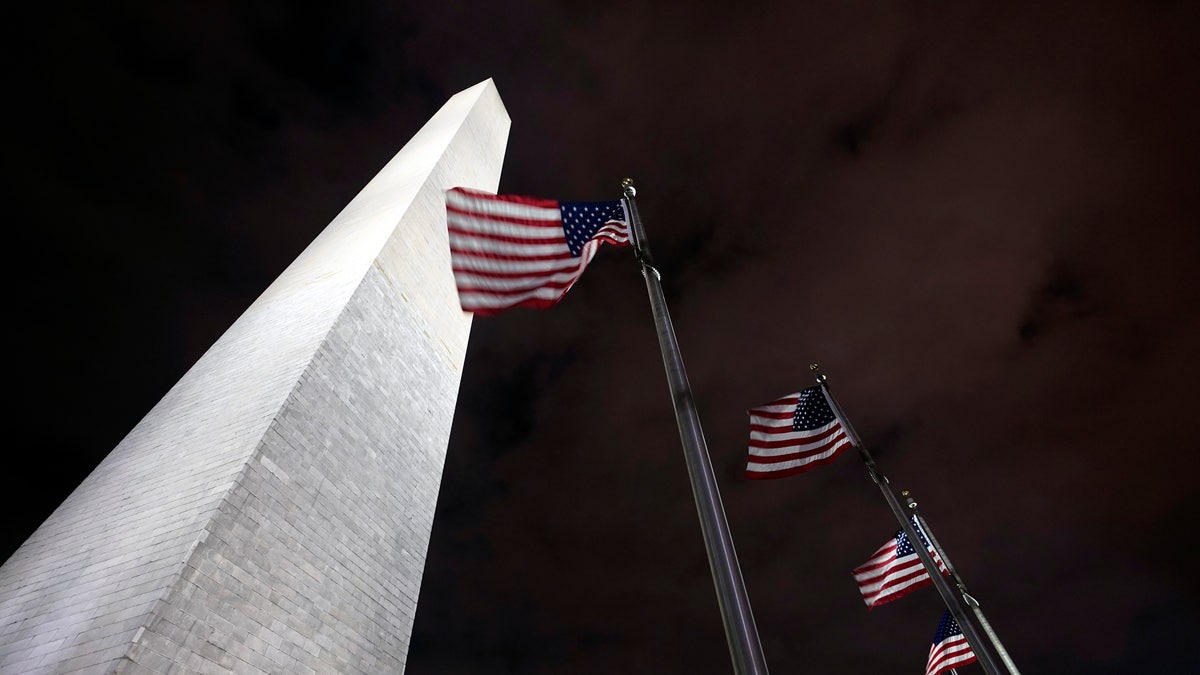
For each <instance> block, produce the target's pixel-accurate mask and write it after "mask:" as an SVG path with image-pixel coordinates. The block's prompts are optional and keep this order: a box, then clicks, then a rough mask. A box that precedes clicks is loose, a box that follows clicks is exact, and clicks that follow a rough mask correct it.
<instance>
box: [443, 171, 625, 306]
mask: <svg viewBox="0 0 1200 675" xmlns="http://www.w3.org/2000/svg"><path fill="white" fill-rule="evenodd" d="M446 224H447V226H448V228H449V230H450V263H451V266H452V267H453V268H454V281H455V283H456V284H457V285H458V298H459V303H460V304H461V305H462V308H463V309H464V310H466V311H468V312H475V313H476V314H480V315H487V314H496V313H498V312H502V311H504V310H506V309H509V308H511V307H536V308H545V307H549V306H551V305H553V304H555V303H557V302H558V301H559V300H561V299H562V297H563V295H564V294H565V293H566V292H567V291H568V290H569V289H570V288H571V286H572V285H573V284H574V283H575V282H576V281H577V280H578V279H579V277H580V275H582V274H583V270H584V268H586V267H587V264H588V263H589V262H591V260H592V257H593V256H594V255H596V250H597V249H599V248H600V245H601V244H603V243H609V244H615V245H617V246H627V245H628V244H629V219H628V217H627V216H626V214H625V208H624V206H623V204H622V202H621V201H620V200H613V201H607V202H561V203H560V202H557V201H553V200H550V199H537V198H533V197H518V196H515V195H491V194H487V193H485V192H479V191H476V190H469V189H466V188H454V189H452V190H449V191H447V192H446Z"/></svg>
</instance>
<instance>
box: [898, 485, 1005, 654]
mask: <svg viewBox="0 0 1200 675" xmlns="http://www.w3.org/2000/svg"><path fill="white" fill-rule="evenodd" d="M900 496H901V497H904V503H905V504H907V505H908V509H909V511H911V512H912V514H913V515H914V516H916V518H917V522H918V523H920V524H921V530H922V531H924V532H925V536H926V537H927V538H928V539H929V543H930V544H931V545H932V546H933V550H935V551H937V552H938V555H940V556H941V557H942V562H943V563H945V564H946V570H947V571H949V572H950V576H951V577H952V578H953V579H954V583H955V585H957V586H958V592H959V595H961V596H962V599H963V602H965V603H966V604H967V606H968V607H970V608H971V611H973V612H974V613H975V618H976V619H978V620H979V625H980V626H981V627H982V628H983V632H984V633H986V634H987V637H988V640H989V641H990V642H991V643H992V647H994V648H995V649H996V654H997V655H999V656H1000V660H1001V661H1003V662H1004V667H1005V668H1007V669H1008V672H1009V673H1010V675H1021V671H1019V670H1017V664H1015V663H1013V660H1012V658H1011V657H1009V655H1008V650H1006V649H1005V648H1004V645H1002V644H1000V636H998V635H996V631H994V630H992V624H990V623H988V620H987V617H985V616H984V615H983V608H981V607H980V606H979V601H978V600H976V599H975V598H974V597H973V596H972V595H971V594H970V593H968V592H967V584H966V582H965V581H963V580H962V577H960V576H959V575H958V570H955V569H954V565H953V564H951V563H950V556H948V555H946V551H945V550H944V549H943V548H942V545H941V543H939V542H938V540H937V537H935V536H933V530H931V529H930V528H929V523H927V522H925V516H922V515H921V512H920V511H919V510H918V509H917V502H916V500H915V499H913V498H912V495H910V494H909V493H908V490H901V491H900Z"/></svg>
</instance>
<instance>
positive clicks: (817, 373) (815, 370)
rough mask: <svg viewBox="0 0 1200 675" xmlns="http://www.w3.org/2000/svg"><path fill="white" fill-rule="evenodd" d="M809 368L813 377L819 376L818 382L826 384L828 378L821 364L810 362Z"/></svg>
mask: <svg viewBox="0 0 1200 675" xmlns="http://www.w3.org/2000/svg"><path fill="white" fill-rule="evenodd" d="M808 369H809V370H811V371H812V374H813V377H815V378H817V384H825V380H826V379H828V378H826V377H825V373H822V372H821V366H820V364H816V363H810V364H808Z"/></svg>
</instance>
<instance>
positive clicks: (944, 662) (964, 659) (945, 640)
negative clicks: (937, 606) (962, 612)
mask: <svg viewBox="0 0 1200 675" xmlns="http://www.w3.org/2000/svg"><path fill="white" fill-rule="evenodd" d="M974 660H975V652H973V651H971V645H970V644H968V643H967V638H966V637H965V636H963V632H962V629H961V628H959V627H958V622H957V621H955V620H954V617H953V616H952V615H951V614H950V611H949V610H946V613H945V614H943V615H942V620H941V622H939V623H938V627H937V632H936V633H934V634H933V646H932V647H930V648H929V662H928V663H927V664H926V666H925V675H938V673H943V672H945V671H947V670H950V669H951V668H953V667H955V666H961V665H964V664H967V663H971V662H973V661H974Z"/></svg>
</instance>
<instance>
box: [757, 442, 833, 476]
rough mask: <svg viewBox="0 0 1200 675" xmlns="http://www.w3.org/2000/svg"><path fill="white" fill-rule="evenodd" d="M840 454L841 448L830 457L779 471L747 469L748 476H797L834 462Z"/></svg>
mask: <svg viewBox="0 0 1200 675" xmlns="http://www.w3.org/2000/svg"><path fill="white" fill-rule="evenodd" d="M843 449H844V448H843ZM840 454H842V453H841V451H840V450H839V451H838V452H835V453H833V454H832V455H830V456H829V457H823V458H821V459H817V460H814V461H811V462H809V463H808V464H802V465H800V466H794V467H792V468H790V469H781V470H779V471H751V470H749V469H747V470H746V478H749V479H750V480H767V479H771V478H783V477H785V476H795V475H796V474H798V473H804V472H805V471H808V470H809V469H811V468H813V467H814V466H821V465H822V464H828V463H830V462H832V461H833V460H835V459H837V456H838V455H840Z"/></svg>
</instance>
